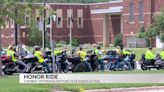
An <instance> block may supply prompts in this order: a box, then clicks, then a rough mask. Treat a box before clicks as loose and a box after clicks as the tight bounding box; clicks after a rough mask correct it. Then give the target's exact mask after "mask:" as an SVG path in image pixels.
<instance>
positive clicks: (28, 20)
mask: <svg viewBox="0 0 164 92" xmlns="http://www.w3.org/2000/svg"><path fill="white" fill-rule="evenodd" d="M29 24H30V17H28V16H26V17H25V25H29Z"/></svg>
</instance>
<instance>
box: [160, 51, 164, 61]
mask: <svg viewBox="0 0 164 92" xmlns="http://www.w3.org/2000/svg"><path fill="white" fill-rule="evenodd" d="M160 56H161V59H162V60H164V51H162V52H161V53H160Z"/></svg>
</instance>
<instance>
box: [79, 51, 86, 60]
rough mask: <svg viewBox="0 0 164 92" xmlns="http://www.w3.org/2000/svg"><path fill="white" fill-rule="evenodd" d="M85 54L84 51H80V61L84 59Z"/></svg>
mask: <svg viewBox="0 0 164 92" xmlns="http://www.w3.org/2000/svg"><path fill="white" fill-rule="evenodd" d="M86 55H87V53H86V52H84V51H80V57H81V59H82V61H84V59H85V58H86Z"/></svg>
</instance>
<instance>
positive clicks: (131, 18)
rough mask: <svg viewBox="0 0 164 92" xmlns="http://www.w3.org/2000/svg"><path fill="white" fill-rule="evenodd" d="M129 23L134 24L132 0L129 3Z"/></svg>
mask: <svg viewBox="0 0 164 92" xmlns="http://www.w3.org/2000/svg"><path fill="white" fill-rule="evenodd" d="M130 22H134V0H131V1H130Z"/></svg>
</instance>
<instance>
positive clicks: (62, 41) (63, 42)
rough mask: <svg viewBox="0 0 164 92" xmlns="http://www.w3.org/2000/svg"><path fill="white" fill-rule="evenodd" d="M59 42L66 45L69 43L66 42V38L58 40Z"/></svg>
mask: <svg viewBox="0 0 164 92" xmlns="http://www.w3.org/2000/svg"><path fill="white" fill-rule="evenodd" d="M58 44H64V45H66V44H67V42H66V41H64V40H61V41H58Z"/></svg>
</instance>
